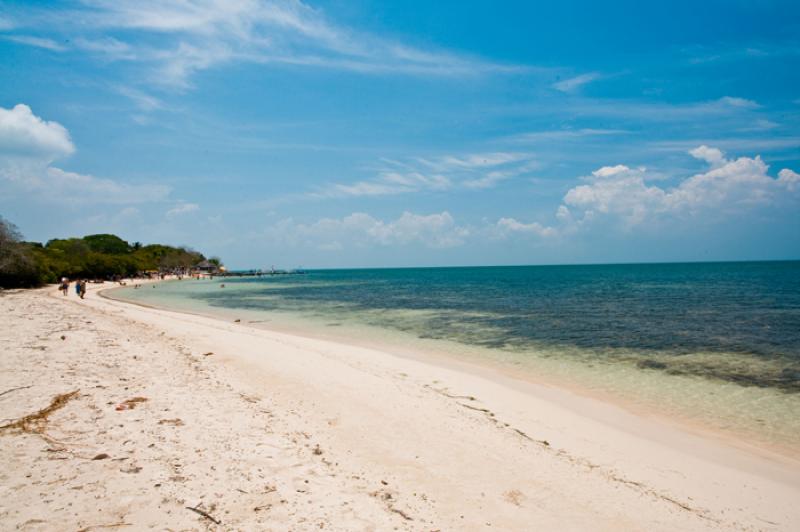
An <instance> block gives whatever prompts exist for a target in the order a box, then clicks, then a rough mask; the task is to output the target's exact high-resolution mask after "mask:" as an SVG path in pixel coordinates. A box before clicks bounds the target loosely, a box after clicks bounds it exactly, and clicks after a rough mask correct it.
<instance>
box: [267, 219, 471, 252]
mask: <svg viewBox="0 0 800 532" xmlns="http://www.w3.org/2000/svg"><path fill="white" fill-rule="evenodd" d="M469 234H470V231H469V229H468V228H467V227H464V226H460V225H458V224H457V223H456V222H455V220H454V219H453V217H452V216H451V215H450V213H449V212H447V211H443V212H441V213H435V214H427V215H426V214H415V213H412V212H408V211H406V212H404V213H403V214H402V215H401V216H400V217H399V218H397V219H395V220H389V221H383V220H380V219H377V218H374V217H373V216H370V215H369V214H366V213H361V212H355V213H352V214H350V215H348V216H345V217H343V218H323V219H321V220H318V221H316V222H313V223H310V224H304V223H298V222H295V221H294V220H292V219H286V220H283V221H281V222H279V223H278V224H276V225H275V226H274V227H273V228H271V229H270V230H268V232H267V237H268V239H270V240H272V241H274V242H280V243H282V244H286V245H292V246H309V247H316V248H317V249H323V250H339V249H345V248H347V247H351V246H355V247H364V246H370V245H380V246H390V245H410V244H418V245H423V246H425V247H428V248H449V247H455V246H459V245H461V244H463V243H464V241H465V239H466V238H467V237H468V236H469Z"/></svg>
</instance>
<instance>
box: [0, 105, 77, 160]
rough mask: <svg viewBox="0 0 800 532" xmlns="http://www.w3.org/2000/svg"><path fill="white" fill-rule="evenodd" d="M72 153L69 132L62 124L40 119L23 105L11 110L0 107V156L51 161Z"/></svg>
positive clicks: (72, 148)
mask: <svg viewBox="0 0 800 532" xmlns="http://www.w3.org/2000/svg"><path fill="white" fill-rule="evenodd" d="M74 151H75V146H74V145H73V144H72V140H71V139H70V137H69V133H68V132H67V130H66V129H65V128H64V126H62V125H61V124H59V123H57V122H48V121H46V120H42V119H41V118H39V117H38V116H36V115H34V114H33V111H31V108H30V107H28V106H27V105H25V104H17V105H15V106H14V107H13V108H12V109H4V108H2V107H0V156H6V157H9V156H11V157H37V158H38V157H42V158H45V159H47V160H48V161H52V160H54V159H56V158H59V157H63V156H66V155H70V154H72V153H73V152H74Z"/></svg>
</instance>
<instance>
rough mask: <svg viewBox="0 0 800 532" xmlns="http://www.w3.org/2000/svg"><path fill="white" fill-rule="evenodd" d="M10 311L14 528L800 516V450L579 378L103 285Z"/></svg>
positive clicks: (42, 293) (724, 526)
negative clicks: (604, 398) (389, 345)
mask: <svg viewBox="0 0 800 532" xmlns="http://www.w3.org/2000/svg"><path fill="white" fill-rule="evenodd" d="M0 315H2V317H3V318H2V321H0V357H1V358H0V425H5V426H6V428H3V429H0V529H2V530H16V529H21V530H115V529H120V530H149V529H155V530H204V529H213V530H311V529H314V530H319V529H327V530H489V529H499V530H550V529H559V530H706V529H711V530H798V529H800V504H798V501H800V463H798V460H796V457H781V456H777V455H776V456H771V455H769V454H768V453H767V452H766V451H763V452H761V451H759V452H756V451H748V450H746V449H742V448H740V447H737V446H733V445H729V444H728V443H726V442H725V441H721V440H719V439H716V438H706V437H701V436H699V435H697V434H692V433H689V432H686V431H684V430H682V429H680V428H678V427H675V426H672V425H670V424H665V423H662V422H660V421H658V420H656V419H651V418H647V417H643V416H641V415H638V414H637V415H634V414H632V413H630V412H627V411H625V410H623V409H621V408H619V407H617V406H614V405H610V404H607V403H604V402H600V401H597V400H593V399H589V398H585V397H581V396H578V395H575V394H573V393H571V392H569V391H565V390H562V389H558V388H554V387H548V386H541V385H535V384H531V383H525V382H521V381H512V380H510V379H504V378H502V377H500V376H498V375H493V374H491V372H490V371H488V370H486V371H481V370H476V371H469V370H466V371H465V368H464V367H458V366H457V365H451V366H442V365H434V364H431V363H427V362H424V361H420V360H411V359H407V358H401V357H398V356H394V355H391V354H389V353H387V352H384V351H381V350H377V349H370V348H364V347H356V346H351V345H346V344H342V343H337V342H331V341H327V340H319V339H311V338H305V337H301V336H295V335H288V334H283V333H278V332H273V331H266V330H262V329H255V328H252V327H251V326H248V325H247V324H246V323H228V322H223V321H220V320H215V319H211V318H206V317H200V316H194V315H187V314H180V313H175V312H170V311H163V310H156V309H150V308H145V307H139V306H135V305H131V304H128V303H122V302H118V301H112V300H108V299H104V298H101V297H99V296H98V293H97V291H96V290H91V291H90V293H89V294H88V295H87V299H86V300H83V301H80V300H78V299H77V298H76V297H75V296H74V294H73V293H70V295H69V296H68V297H66V298H65V297H62V296H61V295H60V293H58V292H57V291H56V290H55V289H54V288H48V289H44V290H36V291H14V292H4V293H2V294H0ZM466 369H469V368H466ZM72 392H75V393H74V395H65V394H70V393H72ZM55 398H59V400H57V401H55V402H53V400H54V399H55ZM189 508H193V509H194V510H192V509H189Z"/></svg>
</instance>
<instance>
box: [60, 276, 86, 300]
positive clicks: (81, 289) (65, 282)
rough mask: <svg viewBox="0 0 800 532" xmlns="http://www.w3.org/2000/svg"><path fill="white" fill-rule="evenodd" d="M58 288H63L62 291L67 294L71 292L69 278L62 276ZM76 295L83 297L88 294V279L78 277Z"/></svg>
mask: <svg viewBox="0 0 800 532" xmlns="http://www.w3.org/2000/svg"><path fill="white" fill-rule="evenodd" d="M58 288H59V289H60V290H61V293H63V294H64V295H67V293H68V292H69V279H67V278H66V277H62V278H61V285H60V286H59V287H58ZM75 295H77V296H78V297H79V298H81V299H83V297H84V296H85V295H86V279H78V280H76V281H75Z"/></svg>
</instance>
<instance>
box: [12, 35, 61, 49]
mask: <svg viewBox="0 0 800 532" xmlns="http://www.w3.org/2000/svg"><path fill="white" fill-rule="evenodd" d="M3 38H4V39H6V40H8V41H12V42H16V43H20V44H25V45H28V46H34V47H36V48H44V49H45V50H51V51H53V52H64V51H66V50H67V47H66V46H64V45H63V44H60V43H58V42H56V41H54V40H53V39H47V38H45V37H33V36H31V35H5V36H4V37H3Z"/></svg>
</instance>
